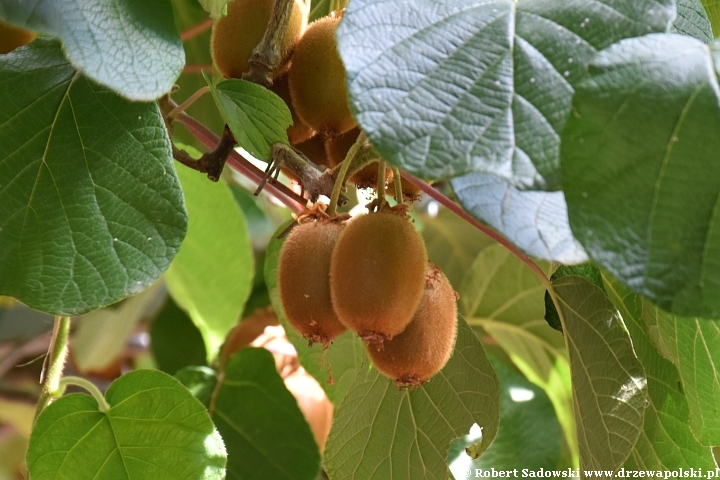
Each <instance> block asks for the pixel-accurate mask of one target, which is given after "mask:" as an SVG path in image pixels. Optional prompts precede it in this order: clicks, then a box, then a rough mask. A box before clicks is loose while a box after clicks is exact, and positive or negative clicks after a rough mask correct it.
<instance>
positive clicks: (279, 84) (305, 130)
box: [270, 72, 316, 145]
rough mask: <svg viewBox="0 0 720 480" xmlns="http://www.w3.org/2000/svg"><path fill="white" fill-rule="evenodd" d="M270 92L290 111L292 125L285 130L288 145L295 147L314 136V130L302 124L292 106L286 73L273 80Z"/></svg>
mask: <svg viewBox="0 0 720 480" xmlns="http://www.w3.org/2000/svg"><path fill="white" fill-rule="evenodd" d="M270 90H272V91H273V92H274V93H275V94H276V95H277V96H278V97H280V98H282V99H283V100H284V101H285V103H286V104H287V106H288V109H289V110H290V115H292V121H293V124H292V125H290V126H289V127H288V128H287V136H288V140H289V141H290V145H297V144H299V143H302V142H304V141H305V140H307V139H309V138H310V137H312V136H313V135H315V133H316V132H315V130H313V129H312V128H310V127H308V126H307V125H305V124H304V123H302V120H300V117H298V116H297V112H296V111H295V108H294V107H293V106H292V101H291V100H290V84H289V83H288V73H287V72H286V73H284V74H283V75H281V76H280V77H278V78H276V79H275V80H273V84H272V86H271V87H270Z"/></svg>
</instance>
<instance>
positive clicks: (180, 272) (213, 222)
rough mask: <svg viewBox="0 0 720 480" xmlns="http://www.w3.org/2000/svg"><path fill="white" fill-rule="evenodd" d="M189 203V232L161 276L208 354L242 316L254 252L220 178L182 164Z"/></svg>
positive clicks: (210, 355) (180, 173) (214, 351)
mask: <svg viewBox="0 0 720 480" xmlns="http://www.w3.org/2000/svg"><path fill="white" fill-rule="evenodd" d="M178 176H179V177H180V179H181V181H182V186H183V192H184V193H185V204H186V205H187V209H188V216H189V224H188V234H187V236H186V238H185V241H184V242H183V244H182V247H181V248H180V252H179V253H178V255H177V257H176V258H175V260H174V261H173V263H172V264H171V265H170V268H169V269H168V272H167V274H166V275H165V278H166V280H167V285H168V290H169V291H170V295H172V297H173V299H174V300H175V302H176V303H177V304H178V305H179V306H180V307H181V308H183V309H184V310H185V311H186V312H188V314H189V315H190V318H192V320H193V322H194V323H195V325H196V326H197V327H198V329H199V330H200V333H202V335H203V339H204V340H205V349H206V352H207V356H208V360H212V359H213V358H215V356H216V355H217V353H218V349H219V348H220V345H222V343H223V341H224V340H225V335H227V332H229V331H230V329H231V328H232V327H233V325H235V323H237V321H238V320H239V319H240V314H241V313H242V310H243V307H244V305H245V301H246V300H247V298H248V295H250V290H251V288H252V279H253V274H254V268H253V253H252V247H251V246H250V239H249V238H248V233H247V225H246V223H245V217H244V216H243V214H242V211H241V210H240V208H239V207H238V206H237V204H236V203H235V200H234V199H233V195H232V193H231V192H230V188H229V187H228V186H227V184H226V183H225V182H224V181H223V180H222V179H221V180H220V181H219V182H217V183H215V182H210V181H208V180H207V178H205V176H204V175H201V174H199V173H198V172H196V171H194V170H190V169H189V168H185V167H180V169H179V170H178Z"/></svg>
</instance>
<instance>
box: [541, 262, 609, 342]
mask: <svg viewBox="0 0 720 480" xmlns="http://www.w3.org/2000/svg"><path fill="white" fill-rule="evenodd" d="M568 275H576V276H578V277H582V278H584V279H585V280H587V281H588V282H590V283H592V284H593V285H595V286H596V287H598V288H599V289H600V290H602V291H603V293H605V295H607V292H606V291H605V284H604V283H603V278H602V273H601V272H600V269H599V268H597V267H596V266H595V264H593V263H590V262H588V263H583V264H582V265H571V266H568V265H560V266H559V267H558V268H557V270H555V272H554V273H553V274H552V277H550V281H555V280H558V279H560V278H562V277H567V276H568ZM545 321H546V322H548V325H550V326H551V327H552V328H554V329H555V330H557V331H559V332H562V321H561V320H560V314H559V313H558V311H557V308H556V307H555V303H554V302H553V300H552V296H551V295H550V292H548V291H547V290H546V291H545Z"/></svg>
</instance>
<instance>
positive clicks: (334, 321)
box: [278, 203, 457, 387]
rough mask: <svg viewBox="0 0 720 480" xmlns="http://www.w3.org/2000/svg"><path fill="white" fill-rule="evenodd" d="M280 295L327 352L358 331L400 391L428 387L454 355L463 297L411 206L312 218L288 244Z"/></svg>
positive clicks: (291, 317) (304, 331)
mask: <svg viewBox="0 0 720 480" xmlns="http://www.w3.org/2000/svg"><path fill="white" fill-rule="evenodd" d="M278 289H279V294H280V300H281V302H282V306H283V310H284V312H285V315H286V317H287V319H288V322H289V323H290V324H291V325H292V326H293V328H295V330H296V331H297V332H298V333H300V334H301V335H303V336H304V337H305V338H306V339H308V340H309V342H310V344H312V343H315V342H318V343H321V344H323V345H324V346H326V347H327V345H328V344H329V343H330V342H332V340H333V339H334V338H335V337H336V336H338V335H339V334H341V333H343V332H344V331H345V330H346V329H348V330H352V331H353V332H355V333H357V334H358V335H359V336H360V337H361V338H362V339H363V340H364V341H365V345H366V347H367V352H368V355H369V356H370V358H371V360H372V361H373V363H374V364H375V366H376V368H377V369H378V370H379V371H380V372H381V373H383V374H384V375H386V376H387V377H389V378H391V379H393V380H395V383H396V384H397V385H398V386H399V387H415V386H418V385H421V384H423V383H425V382H427V381H428V380H429V379H430V378H431V377H432V376H433V375H435V374H436V373H437V372H439V371H440V370H441V369H442V367H443V366H445V364H446V363H447V361H448V359H449V358H450V355H451V353H452V350H453V347H454V344H455V335H456V332H457V324H456V313H457V312H456V300H457V297H456V293H455V292H454V291H453V289H452V287H451V286H450V283H449V282H448V279H447V277H445V275H444V274H443V273H442V271H441V270H440V269H439V268H438V267H437V266H435V265H433V264H431V263H429V262H428V258H427V252H426V249H425V243H424V241H423V239H422V236H421V235H420V234H419V233H418V232H417V231H416V230H415V228H414V226H413V224H412V222H411V220H410V217H409V216H408V214H407V205H399V206H395V207H391V206H389V205H388V204H387V203H383V204H381V206H380V207H379V208H378V210H377V211H376V212H374V213H368V214H365V215H359V216H356V217H354V218H353V219H351V220H349V221H346V220H344V219H343V218H342V217H335V218H329V217H327V216H326V215H325V216H323V215H316V216H312V215H311V216H309V217H307V218H306V220H305V221H301V222H300V224H299V225H298V226H297V227H295V228H294V229H293V230H292V231H291V232H290V234H289V236H288V237H287V239H286V240H285V242H284V244H283V246H282V249H281V251H280V257H279V263H278Z"/></svg>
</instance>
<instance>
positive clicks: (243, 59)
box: [210, 0, 308, 78]
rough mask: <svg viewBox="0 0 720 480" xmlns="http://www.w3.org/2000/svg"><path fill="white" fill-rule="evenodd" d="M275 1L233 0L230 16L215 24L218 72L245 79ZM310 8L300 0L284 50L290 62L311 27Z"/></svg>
mask: <svg viewBox="0 0 720 480" xmlns="http://www.w3.org/2000/svg"><path fill="white" fill-rule="evenodd" d="M274 4H275V0H233V1H232V2H230V3H228V5H227V15H226V16H225V17H223V18H221V19H220V20H218V21H217V22H215V25H213V29H212V35H211V37H210V47H211V51H212V58H213V62H214V63H215V66H216V67H217V69H218V71H219V72H220V73H221V74H222V75H223V76H224V77H226V78H241V77H242V74H243V73H245V72H247V71H248V69H249V68H250V64H249V63H248V59H249V58H250V55H251V54H252V52H253V50H254V49H255V47H256V46H257V45H258V43H260V41H261V40H262V38H263V35H265V30H266V29H267V26H268V22H269V21H270V15H271V14H272V9H273V5H274ZM307 17H308V8H307V6H306V5H305V3H304V2H303V0H296V1H295V5H294V7H293V12H292V15H291V17H290V24H289V25H288V28H287V30H286V31H285V35H284V36H283V39H282V42H281V51H282V52H283V57H284V60H285V61H286V60H287V59H288V58H289V56H290V53H291V52H292V49H293V47H294V45H295V43H296V42H297V39H298V38H300V36H301V35H302V33H303V31H304V30H305V28H306V27H307Z"/></svg>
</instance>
